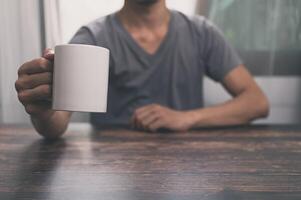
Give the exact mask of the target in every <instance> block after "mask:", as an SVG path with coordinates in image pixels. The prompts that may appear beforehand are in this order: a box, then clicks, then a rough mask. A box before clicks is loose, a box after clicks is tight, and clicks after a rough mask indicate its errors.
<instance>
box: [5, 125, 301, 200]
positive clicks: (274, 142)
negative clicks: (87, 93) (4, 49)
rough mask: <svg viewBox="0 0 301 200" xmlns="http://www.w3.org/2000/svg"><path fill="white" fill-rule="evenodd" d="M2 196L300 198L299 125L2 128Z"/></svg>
mask: <svg viewBox="0 0 301 200" xmlns="http://www.w3.org/2000/svg"><path fill="white" fill-rule="evenodd" d="M0 199H1V200H2V199H3V200H7V199H43V200H48V199H58V200H60V199H66V200H69V199H70V200H71V199H72V200H77V199H80V200H94V199H97V200H98V199H101V200H102V199H103V200H107V199H110V200H136V199H154V200H155V199H158V200H162V199H163V200H167V199H168V200H185V199H204V200H227V199H231V200H235V199H250V200H264V199H273V200H278V199H279V200H280V199H281V200H283V199H285V200H289V199H296V200H297V199H298V200H300V199H301V127H298V126H281V127H279V126H245V127H232V128H220V129H203V130H195V131H190V132H189V133H177V134H175V133H167V132H165V133H156V134H152V133H144V132H135V131H131V130H126V129H123V130H122V129H120V130H118V129H114V130H109V129H107V130H99V131H95V130H93V129H91V127H90V126H88V125H71V127H70V129H69V130H68V132H67V134H66V135H65V136H64V137H63V139H61V140H58V141H53V142H49V141H45V140H43V139H41V137H40V136H38V135H37V134H36V133H35V131H34V130H33V129H32V128H30V127H21V126H19V127H18V126H2V127H1V128H0Z"/></svg>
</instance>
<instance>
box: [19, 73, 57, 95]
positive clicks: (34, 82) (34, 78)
mask: <svg viewBox="0 0 301 200" xmlns="http://www.w3.org/2000/svg"><path fill="white" fill-rule="evenodd" d="M51 83H52V73H51V72H44V73H39V74H32V75H26V76H22V77H21V78H19V79H18V80H17V81H16V83H15V87H16V90H17V91H21V90H26V89H32V88H35V87H37V86H39V85H44V84H51Z"/></svg>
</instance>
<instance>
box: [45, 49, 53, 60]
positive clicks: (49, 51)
mask: <svg viewBox="0 0 301 200" xmlns="http://www.w3.org/2000/svg"><path fill="white" fill-rule="evenodd" d="M43 58H46V59H47V60H50V61H53V60H54V51H53V50H52V49H45V50H44V53H43Z"/></svg>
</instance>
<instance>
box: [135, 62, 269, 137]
mask: <svg viewBox="0 0 301 200" xmlns="http://www.w3.org/2000/svg"><path fill="white" fill-rule="evenodd" d="M222 83H223V86H224V87H225V88H226V90H227V91H228V92H229V93H230V94H231V95H232V96H233V99H232V100H230V101H227V102H225V103H222V104H220V105H216V106H212V107H209V108H201V109H196V110H190V111H175V110H172V109H169V108H166V107H163V106H160V105H148V106H145V107H142V108H139V109H137V110H136V111H135V113H134V115H133V117H132V123H133V125H134V126H135V127H138V128H143V129H147V130H151V131H155V130H157V129H159V128H168V129H171V130H175V131H185V130H188V129H190V128H196V127H204V126H222V125H239V124H245V123H249V122H250V121H252V120H254V119H257V118H261V117H266V116H267V115H268V113H269V103H268V100H267V98H266V97H265V95H264V94H263V92H262V91H261V89H260V88H259V86H258V85H257V84H256V82H255V81H254V79H253V78H252V76H251V75H250V73H249V72H248V71H247V69H246V68H245V67H244V66H243V65H241V66H238V67H236V68H235V69H233V70H232V71H230V72H229V73H228V74H227V75H226V76H225V78H224V79H223V82H222Z"/></svg>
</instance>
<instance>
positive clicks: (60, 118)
mask: <svg viewBox="0 0 301 200" xmlns="http://www.w3.org/2000/svg"><path fill="white" fill-rule="evenodd" d="M70 116H71V113H68V112H64V111H55V112H54V113H53V114H52V115H51V116H50V117H49V118H47V119H42V118H35V117H31V121H32V124H33V126H34V127H35V129H36V130H37V132H38V133H39V134H40V135H42V136H44V137H45V138H49V139H54V138H58V137H60V136H61V135H62V134H63V133H64V132H65V131H66V129H67V127H68V123H69V120H70Z"/></svg>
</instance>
